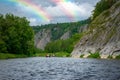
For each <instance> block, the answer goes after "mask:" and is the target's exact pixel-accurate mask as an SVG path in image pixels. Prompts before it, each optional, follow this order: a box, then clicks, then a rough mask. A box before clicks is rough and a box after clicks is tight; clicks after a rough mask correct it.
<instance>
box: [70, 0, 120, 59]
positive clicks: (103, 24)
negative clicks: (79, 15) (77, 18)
mask: <svg viewBox="0 0 120 80" xmlns="http://www.w3.org/2000/svg"><path fill="white" fill-rule="evenodd" d="M91 53H93V54H95V53H99V54H100V56H101V58H107V57H108V56H113V57H115V56H118V55H120V0H118V1H117V2H116V3H115V4H114V5H112V7H111V8H109V9H107V10H105V11H103V12H102V13H101V14H100V15H99V16H97V17H96V18H95V19H94V20H93V21H92V22H91V23H90V25H89V27H88V30H87V31H86V33H85V34H84V36H83V37H82V38H81V39H80V41H79V42H78V43H77V44H76V45H75V47H74V50H73V51H72V53H71V55H72V56H73V57H80V55H84V57H87V56H88V55H90V54H91Z"/></svg>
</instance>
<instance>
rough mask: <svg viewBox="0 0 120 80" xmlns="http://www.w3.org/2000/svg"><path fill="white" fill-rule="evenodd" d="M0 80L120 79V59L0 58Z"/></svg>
mask: <svg viewBox="0 0 120 80" xmlns="http://www.w3.org/2000/svg"><path fill="white" fill-rule="evenodd" d="M0 80H120V60H99V59H74V58H39V57H38V58H26V59H11V60H0Z"/></svg>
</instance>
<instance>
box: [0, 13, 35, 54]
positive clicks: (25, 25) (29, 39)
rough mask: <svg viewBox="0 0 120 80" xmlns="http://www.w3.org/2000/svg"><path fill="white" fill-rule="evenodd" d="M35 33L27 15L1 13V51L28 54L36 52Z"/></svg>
mask: <svg viewBox="0 0 120 80" xmlns="http://www.w3.org/2000/svg"><path fill="white" fill-rule="evenodd" d="M33 39H34V33H33V30H32V28H31V27H30V26H29V22H28V21H27V19H26V18H25V17H23V18H20V17H17V16H14V15H12V14H6V15H5V16H3V15H0V52H1V53H13V54H26V55H28V56H30V55H31V54H32V53H33V52H34V40H33Z"/></svg>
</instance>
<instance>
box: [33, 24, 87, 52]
mask: <svg viewBox="0 0 120 80" xmlns="http://www.w3.org/2000/svg"><path fill="white" fill-rule="evenodd" d="M87 28H88V26H87V25H83V26H80V27H78V29H76V28H75V29H76V30H77V32H76V33H81V32H83V31H86V30H87ZM73 29H74V28H73ZM73 29H69V28H68V29H66V31H63V29H62V28H61V27H53V28H43V29H41V30H40V31H39V32H38V33H36V35H35V47H36V48H39V49H42V50H44V48H45V46H46V45H47V43H49V42H51V41H54V38H55V39H56V38H57V39H56V40H58V39H61V40H65V39H68V38H70V37H71V36H72V35H74V34H75V33H74V34H73V33H72V30H73ZM61 31H62V33H61ZM55 36H56V37H55Z"/></svg>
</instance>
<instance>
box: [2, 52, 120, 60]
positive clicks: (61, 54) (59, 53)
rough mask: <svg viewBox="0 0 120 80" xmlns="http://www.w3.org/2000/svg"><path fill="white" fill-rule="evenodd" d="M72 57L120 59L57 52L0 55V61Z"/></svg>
mask: <svg viewBox="0 0 120 80" xmlns="http://www.w3.org/2000/svg"><path fill="white" fill-rule="evenodd" d="M46 55H49V57H73V58H95V59H120V55H118V56H110V55H99V54H86V55H79V56H78V55H74V56H71V55H70V53H66V52H57V53H35V54H32V55H31V56H28V55H24V54H11V53H0V59H13V58H27V57H46Z"/></svg>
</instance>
